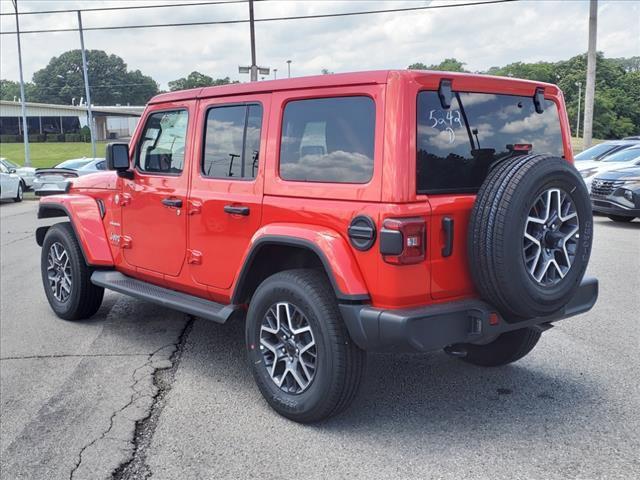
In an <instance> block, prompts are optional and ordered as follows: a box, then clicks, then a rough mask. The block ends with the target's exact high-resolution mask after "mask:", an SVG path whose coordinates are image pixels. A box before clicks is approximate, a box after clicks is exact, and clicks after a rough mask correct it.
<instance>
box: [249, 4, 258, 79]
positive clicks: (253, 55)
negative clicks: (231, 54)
mask: <svg viewBox="0 0 640 480" xmlns="http://www.w3.org/2000/svg"><path fill="white" fill-rule="evenodd" d="M249 30H250V32H251V81H252V82H257V81H258V65H257V64H256V32H255V28H254V21H253V0H249Z"/></svg>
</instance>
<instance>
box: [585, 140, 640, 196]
mask: <svg viewBox="0 0 640 480" xmlns="http://www.w3.org/2000/svg"><path fill="white" fill-rule="evenodd" d="M634 165H640V145H636V146H634V147H630V148H625V149H624V150H620V151H618V152H616V153H613V154H611V155H609V156H606V157H604V158H603V159H602V160H598V161H592V162H583V164H582V165H578V171H579V172H580V175H582V179H583V180H584V183H585V184H586V185H587V190H589V192H591V182H593V179H594V178H596V176H598V175H600V174H602V173H605V172H609V171H611V170H617V169H619V168H623V167H632V166H634Z"/></svg>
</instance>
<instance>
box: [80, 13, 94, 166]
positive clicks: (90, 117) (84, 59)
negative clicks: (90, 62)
mask: <svg viewBox="0 0 640 480" xmlns="http://www.w3.org/2000/svg"><path fill="white" fill-rule="evenodd" d="M78 29H79V30H80V52H81V53H82V74H83V76H84V91H85V95H86V96H87V118H88V121H89V132H90V133H91V152H92V155H93V158H96V132H95V128H94V126H93V112H92V111H91V93H90V92H89V73H88V71H87V55H86V53H85V51H84V35H83V33H82V13H81V12H80V10H78Z"/></svg>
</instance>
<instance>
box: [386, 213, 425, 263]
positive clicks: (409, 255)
mask: <svg viewBox="0 0 640 480" xmlns="http://www.w3.org/2000/svg"><path fill="white" fill-rule="evenodd" d="M426 231H427V226H426V224H425V221H424V219H422V218H420V217H411V218H387V219H386V220H385V221H384V222H383V224H382V229H381V230H380V253H381V254H382V257H383V259H384V261H385V262H387V263H391V264H395V265H410V264H413V263H419V262H421V261H423V260H424V258H425V251H426Z"/></svg>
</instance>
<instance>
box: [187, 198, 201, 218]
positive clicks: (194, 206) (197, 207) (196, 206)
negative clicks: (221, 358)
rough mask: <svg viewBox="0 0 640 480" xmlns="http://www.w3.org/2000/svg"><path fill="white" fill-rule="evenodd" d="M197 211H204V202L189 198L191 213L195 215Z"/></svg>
mask: <svg viewBox="0 0 640 480" xmlns="http://www.w3.org/2000/svg"><path fill="white" fill-rule="evenodd" d="M196 213H202V202H200V201H198V200H189V210H188V214H189V215H195V214H196Z"/></svg>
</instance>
